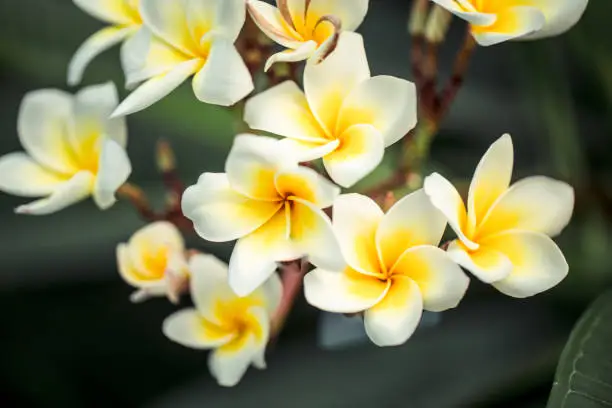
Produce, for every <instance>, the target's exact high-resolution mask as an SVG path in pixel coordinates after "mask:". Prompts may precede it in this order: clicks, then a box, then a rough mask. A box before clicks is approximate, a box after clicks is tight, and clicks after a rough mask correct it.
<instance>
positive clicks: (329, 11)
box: [308, 0, 369, 31]
mask: <svg viewBox="0 0 612 408" xmlns="http://www.w3.org/2000/svg"><path fill="white" fill-rule="evenodd" d="M368 3H369V0H335V1H329V0H312V1H311V2H310V6H309V8H308V20H309V21H310V19H311V18H312V19H313V20H315V21H316V20H317V19H318V18H321V17H322V16H325V15H333V16H336V17H338V18H339V19H340V20H341V21H342V29H343V30H345V31H354V30H356V29H357V27H359V26H360V25H361V22H362V21H363V19H364V18H365V16H366V14H367V13H368Z"/></svg>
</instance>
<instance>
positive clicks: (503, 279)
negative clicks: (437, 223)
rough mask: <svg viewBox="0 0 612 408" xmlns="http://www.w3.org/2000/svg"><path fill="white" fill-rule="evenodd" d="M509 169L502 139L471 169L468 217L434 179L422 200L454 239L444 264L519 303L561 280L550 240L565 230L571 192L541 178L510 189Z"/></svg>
mask: <svg viewBox="0 0 612 408" xmlns="http://www.w3.org/2000/svg"><path fill="white" fill-rule="evenodd" d="M513 162H514V154H513V148H512V139H511V137H510V135H504V136H502V137H501V138H500V139H498V140H497V141H496V142H495V143H493V145H491V147H490V148H489V150H488V151H487V152H486V153H485V155H484V157H483V158H482V159H481V161H480V163H479V164H478V167H477V168H476V172H475V173H474V178H473V179H472V183H471V184H470V191H469V197H468V205H467V211H466V207H465V205H464V204H463V200H462V199H461V197H460V196H459V193H458V192H457V190H455V188H454V187H453V186H452V184H451V183H450V182H449V181H447V180H446V179H445V178H443V177H442V176H440V175H439V174H437V173H434V174H432V175H430V176H428V177H427V178H426V179H425V192H426V193H427V195H428V196H429V197H430V199H431V201H432V203H433V205H435V206H436V207H437V208H438V209H439V210H440V211H441V212H442V213H443V214H444V215H445V216H446V218H447V219H448V222H449V225H450V226H451V227H452V228H453V230H455V232H456V233H457V235H458V237H459V239H458V240H455V241H453V242H452V243H451V244H450V245H449V247H448V254H449V255H450V257H451V258H453V259H454V260H455V261H456V262H457V263H459V264H460V265H461V266H463V267H464V268H466V269H468V270H469V271H470V272H472V273H473V274H474V275H475V276H476V277H477V278H479V279H480V280H482V281H483V282H486V283H491V284H493V286H494V287H496V288H497V289H498V290H499V291H501V292H502V293H505V294H507V295H509V296H513V297H518V298H523V297H527V296H533V295H535V294H538V293H540V292H543V291H545V290H548V289H550V288H552V287H553V286H555V285H557V284H558V283H559V282H561V281H562V280H563V278H565V276H566V275H567V272H568V265H567V262H566V261H565V258H564V257H563V254H562V253H561V250H560V249H559V248H558V247H557V245H556V244H555V243H554V242H553V240H552V239H550V238H549V237H553V236H555V235H558V234H559V233H560V232H561V230H563V228H565V226H566V225H567V224H568V222H569V220H570V218H571V216H572V212H573V208H574V190H573V189H572V187H571V186H569V185H568V184H566V183H563V182H560V181H556V180H552V179H549V178H547V177H540V176H538V177H529V178H526V179H523V180H521V181H519V182H517V183H515V184H514V185H512V186H510V180H511V178H512V167H513Z"/></svg>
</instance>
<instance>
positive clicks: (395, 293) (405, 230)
mask: <svg viewBox="0 0 612 408" xmlns="http://www.w3.org/2000/svg"><path fill="white" fill-rule="evenodd" d="M333 225H334V230H335V232H336V235H337V237H338V240H339V241H340V246H341V248H342V255H344V258H345V260H346V263H347V264H348V265H347V266H346V267H344V269H337V270H328V269H315V270H314V271H312V272H310V273H308V274H307V275H306V277H305V278H304V290H305V294H306V300H307V301H308V302H309V303H310V304H312V305H313V306H316V307H318V308H320V309H323V310H326V311H329V312H335V313H359V312H364V323H365V329H366V332H367V334H368V336H369V337H370V339H371V340H372V341H373V342H374V343H375V344H377V345H379V346H393V345H399V344H402V343H404V342H405V341H406V340H408V338H409V337H410V336H411V335H412V333H413V332H414V330H415V329H416V327H417V326H418V323H419V321H420V319H421V314H422V312H423V309H425V310H430V311H434V312H439V311H442V310H446V309H450V308H453V307H455V306H457V304H458V303H459V301H460V300H461V299H462V298H463V295H464V294H465V291H466V290H467V287H468V282H469V281H468V278H467V276H466V275H465V274H464V273H463V272H462V271H461V268H459V266H458V265H457V264H455V263H454V262H453V261H452V260H451V259H450V258H449V257H448V256H447V254H446V253H445V252H444V251H443V250H441V249H440V248H438V247H437V245H438V243H439V242H440V239H441V238H442V234H443V233H444V229H445V227H446V220H444V217H443V216H442V215H441V214H440V213H439V212H438V211H437V210H436V209H435V208H434V207H433V206H432V205H431V203H430V202H429V199H428V198H427V196H426V195H425V193H424V192H423V190H418V191H416V192H414V193H412V194H410V195H408V196H406V197H404V198H403V199H401V200H400V201H398V202H397V203H396V204H395V205H394V206H393V207H391V209H390V210H389V212H388V213H387V214H384V213H383V211H382V210H381V209H380V208H379V207H378V205H377V204H376V203H375V202H374V201H372V200H371V199H370V198H368V197H366V196H362V195H359V194H347V195H342V196H340V197H339V198H338V199H337V200H336V202H335V203H334V207H333Z"/></svg>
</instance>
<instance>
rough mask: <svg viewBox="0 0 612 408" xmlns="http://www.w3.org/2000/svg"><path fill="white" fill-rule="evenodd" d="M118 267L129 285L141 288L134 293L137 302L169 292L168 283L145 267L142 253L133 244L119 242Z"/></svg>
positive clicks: (133, 297) (117, 252)
mask: <svg viewBox="0 0 612 408" xmlns="http://www.w3.org/2000/svg"><path fill="white" fill-rule="evenodd" d="M116 255H117V269H118V270H119V274H120V275H121V277H122V278H123V280H124V281H125V282H126V283H128V284H129V285H131V286H133V287H135V288H139V289H141V290H140V291H137V292H136V293H135V294H133V295H132V299H134V300H135V302H138V301H142V300H144V299H147V298H149V297H151V296H153V295H156V296H163V295H165V294H166V293H167V285H166V282H165V280H164V278H163V276H162V277H159V276H155V275H152V274H151V273H149V271H148V270H146V268H145V264H144V263H143V259H142V256H141V255H142V254H141V253H140V252H139V251H136V250H135V248H134V247H133V246H132V245H131V244H119V245H117V250H116Z"/></svg>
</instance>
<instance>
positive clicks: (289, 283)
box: [271, 258, 309, 337]
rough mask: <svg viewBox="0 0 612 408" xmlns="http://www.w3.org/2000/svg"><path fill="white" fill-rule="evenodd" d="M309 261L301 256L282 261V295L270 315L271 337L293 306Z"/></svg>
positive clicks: (274, 335) (277, 332)
mask: <svg viewBox="0 0 612 408" xmlns="http://www.w3.org/2000/svg"><path fill="white" fill-rule="evenodd" d="M308 267H309V263H308V261H307V260H306V259H305V258H303V259H299V260H296V261H292V262H286V263H283V264H282V266H281V271H280V273H281V281H282V283H283V295H282V298H281V302H280V304H279V306H278V308H277V309H276V312H275V313H274V316H273V317H272V330H271V333H272V337H276V336H277V335H278V334H279V332H280V331H281V329H282V328H283V325H284V324H285V321H286V320H287V317H288V315H289V312H290V311H291V309H292V308H293V304H294V303H295V299H296V298H297V296H298V295H299V293H300V290H301V289H302V282H303V280H304V275H306V272H308Z"/></svg>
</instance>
